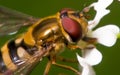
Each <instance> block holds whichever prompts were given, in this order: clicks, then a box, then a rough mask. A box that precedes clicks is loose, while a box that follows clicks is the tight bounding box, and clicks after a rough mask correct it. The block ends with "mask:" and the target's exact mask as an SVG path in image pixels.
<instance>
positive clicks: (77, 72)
mask: <svg viewBox="0 0 120 75" xmlns="http://www.w3.org/2000/svg"><path fill="white" fill-rule="evenodd" d="M52 64H53V65H55V66H58V67H61V68H64V69H68V70H71V71H73V72H75V73H76V74H77V75H81V73H80V72H79V71H77V70H76V69H74V68H73V67H71V66H67V65H63V64H58V63H56V62H52Z"/></svg>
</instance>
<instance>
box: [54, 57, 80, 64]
mask: <svg viewBox="0 0 120 75" xmlns="http://www.w3.org/2000/svg"><path fill="white" fill-rule="evenodd" d="M56 58H57V59H56V60H58V61H62V62H70V63H78V61H77V60H76V59H68V58H64V57H61V56H57V57H56Z"/></svg>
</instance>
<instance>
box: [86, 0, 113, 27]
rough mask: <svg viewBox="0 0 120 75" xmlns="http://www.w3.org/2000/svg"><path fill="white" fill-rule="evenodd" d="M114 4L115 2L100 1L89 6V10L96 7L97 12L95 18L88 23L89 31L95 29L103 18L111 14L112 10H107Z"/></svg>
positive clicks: (110, 0)
mask: <svg viewBox="0 0 120 75" xmlns="http://www.w3.org/2000/svg"><path fill="white" fill-rule="evenodd" d="M112 2H113V0H98V2H95V3H93V4H91V5H90V6H89V8H91V7H94V9H95V10H96V16H95V18H94V19H93V20H91V21H89V22H88V24H89V29H93V28H94V27H95V26H96V25H98V23H99V22H100V20H101V19H102V17H104V16H105V15H107V14H108V13H110V10H108V9H106V8H107V7H108V6H109V5H110V4H111V3H112Z"/></svg>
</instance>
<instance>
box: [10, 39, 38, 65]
mask: <svg viewBox="0 0 120 75" xmlns="http://www.w3.org/2000/svg"><path fill="white" fill-rule="evenodd" d="M19 47H22V48H23V49H24V50H25V51H26V52H28V54H30V55H33V54H34V52H35V51H36V50H37V48H36V47H30V46H28V45H26V44H25V43H24V41H21V43H19V44H16V43H15V41H14V40H11V41H10V42H9V43H8V49H9V54H10V58H11V60H12V61H13V63H14V64H18V63H20V62H18V61H20V57H19V56H18V54H17V50H18V48H19Z"/></svg>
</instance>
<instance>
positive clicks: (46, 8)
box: [0, 0, 120, 75]
mask: <svg viewBox="0 0 120 75" xmlns="http://www.w3.org/2000/svg"><path fill="white" fill-rule="evenodd" d="M95 1H97V0H0V5H3V6H5V7H8V8H12V9H14V10H17V11H20V12H23V13H26V14H29V15H32V16H35V17H40V18H42V17H45V16H49V15H53V14H55V13H56V12H57V11H59V10H60V9H62V8H66V7H68V8H73V9H76V10H82V9H83V8H84V7H85V6H88V5H89V4H91V3H93V2H95ZM108 8H109V9H110V10H111V13H110V14H109V15H107V16H105V17H104V18H103V19H102V20H101V22H100V23H99V25H98V26H102V25H106V24H116V25H118V26H119V27H120V2H118V0H114V2H113V3H112V4H111V6H109V7H108ZM89 14H90V15H91V18H92V17H93V16H92V15H94V14H95V12H92V11H91V12H90V13H89ZM13 37H14V36H7V37H4V39H3V38H1V37H0V45H2V44H3V43H4V42H5V41H6V40H8V39H11V38H13ZM119 45H120V39H119V40H118V41H117V43H116V44H115V45H114V46H113V47H110V48H108V47H105V46H102V45H97V46H98V47H97V48H98V49H99V50H100V51H101V53H102V54H103V60H102V62H101V63H100V64H98V65H96V66H94V69H95V72H96V75H120V46H119ZM78 52H79V51H78ZM75 53H76V51H75V52H71V51H70V50H69V49H66V51H65V52H63V53H62V54H61V56H62V55H63V56H64V57H66V58H76V55H75ZM46 63H47V59H46V58H45V59H43V61H42V62H40V63H39V64H38V65H37V66H36V68H35V69H33V71H32V73H31V74H30V75H42V74H43V72H44V69H45V64H46ZM59 63H61V62H59ZM64 64H67V65H71V66H73V67H75V68H78V67H77V64H76V63H64ZM58 74H62V75H64V74H65V75H75V74H74V73H73V72H71V71H68V70H65V69H61V68H58V67H55V66H52V68H51V69H50V72H49V75H58Z"/></svg>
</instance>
